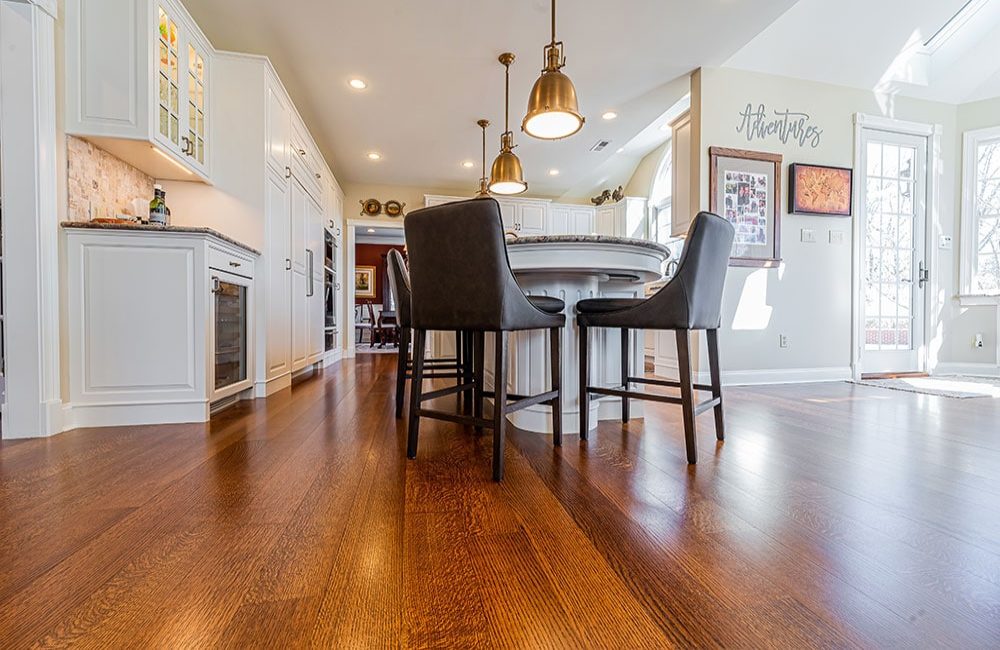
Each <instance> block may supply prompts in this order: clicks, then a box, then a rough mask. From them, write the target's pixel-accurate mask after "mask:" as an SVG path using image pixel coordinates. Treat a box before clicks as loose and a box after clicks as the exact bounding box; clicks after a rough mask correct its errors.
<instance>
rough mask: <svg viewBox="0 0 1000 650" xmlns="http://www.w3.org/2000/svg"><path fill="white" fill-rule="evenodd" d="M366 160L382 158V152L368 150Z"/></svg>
mask: <svg viewBox="0 0 1000 650" xmlns="http://www.w3.org/2000/svg"><path fill="white" fill-rule="evenodd" d="M368 160H382V154H380V153H379V152H377V151H369V152H368Z"/></svg>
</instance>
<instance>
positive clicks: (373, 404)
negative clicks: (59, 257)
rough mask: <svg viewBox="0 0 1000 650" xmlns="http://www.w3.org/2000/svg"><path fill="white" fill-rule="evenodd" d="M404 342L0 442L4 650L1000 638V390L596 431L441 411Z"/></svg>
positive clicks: (660, 418)
mask: <svg viewBox="0 0 1000 650" xmlns="http://www.w3.org/2000/svg"><path fill="white" fill-rule="evenodd" d="M393 363H394V359H393V358H392V357H391V355H365V356H363V357H358V359H357V361H345V362H343V363H342V364H340V365H338V366H336V367H334V368H331V369H328V370H327V371H326V372H325V373H323V374H321V375H319V376H317V377H315V378H312V379H309V380H307V381H304V382H303V383H301V384H299V385H297V386H296V387H295V388H294V389H293V390H292V391H285V392H284V393H282V394H279V395H277V396H275V397H273V398H271V399H269V400H267V401H262V400H259V401H257V402H256V403H243V404H241V405H240V406H237V407H234V408H232V409H230V410H229V411H227V412H225V413H223V414H221V415H220V416H219V417H217V418H216V419H215V420H213V422H212V423H211V425H210V426H204V425H180V426H156V427H129V428H119V429H104V430H80V431H74V432H70V433H67V434H64V435H61V436H57V437H55V438H53V439H50V440H33V441H22V442H10V441H6V442H3V443H0V647H4V648H8V647H11V648H16V647H28V646H32V645H38V646H67V645H77V646H80V647H100V648H108V647H171V648H178V647H215V646H224V647H234V648H246V647H299V646H317V647H324V648H354V647H374V648H384V647H398V646H405V647H456V648H473V647H508V646H518V647H531V648H536V647H572V648H580V647H598V648H639V647H710V646H729V647H746V648H760V647H765V646H771V647H789V648H807V647H906V648H910V647H955V648H987V647H998V646H1000V505H998V504H1000V400H991V399H969V400H956V399H946V398H940V397H931V396H925V395H917V394H912V393H903V392H897V391H891V390H885V389H878V388H871V387H862V386H856V385H852V384H847V383H832V384H813V385H792V386H771V387H760V388H733V389H730V390H728V391H727V393H726V399H727V405H726V406H727V424H728V428H727V431H728V439H727V441H726V442H725V443H724V444H717V443H716V442H715V438H714V435H713V429H712V424H711V413H708V414H706V415H704V416H701V417H700V418H699V421H700V435H699V447H700V449H699V452H700V462H699V464H698V465H697V466H696V467H689V466H688V465H687V464H686V462H685V453H684V440H683V434H682V425H681V420H680V415H681V414H680V411H679V409H676V408H671V407H669V406H665V405H657V404H652V403H646V405H645V408H646V409H647V417H646V419H645V420H633V421H632V422H630V423H629V424H628V425H627V427H625V428H624V429H623V428H622V426H621V425H620V424H618V423H614V422H607V423H602V424H601V426H600V428H599V430H598V432H597V433H596V434H594V435H593V436H592V437H591V440H590V441H589V442H588V443H585V444H580V442H579V439H578V437H577V436H567V437H566V441H565V443H564V446H563V447H562V448H561V449H558V450H556V449H553V448H552V446H551V440H550V439H549V438H546V437H543V436H540V435H538V434H532V433H527V432H519V431H516V430H515V431H512V432H511V434H510V438H509V442H508V446H507V450H506V454H507V456H506V458H507V475H506V478H505V480H504V482H503V483H502V484H499V485H497V484H494V483H492V482H491V481H490V455H491V445H490V438H489V435H488V434H487V435H486V436H483V437H477V436H475V435H474V434H473V433H472V431H471V430H463V429H461V428H459V427H457V426H454V425H450V424H447V423H444V422H434V421H430V420H427V421H425V422H424V423H423V424H422V426H421V440H420V449H419V454H418V458H417V460H415V461H407V460H406V459H405V425H404V424H403V421H396V420H395V418H394V417H393V400H392V390H393Z"/></svg>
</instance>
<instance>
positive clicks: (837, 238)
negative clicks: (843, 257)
mask: <svg viewBox="0 0 1000 650" xmlns="http://www.w3.org/2000/svg"><path fill="white" fill-rule="evenodd" d="M830 243H831V244H837V245H840V244H843V243H844V231H843V230H831V231H830Z"/></svg>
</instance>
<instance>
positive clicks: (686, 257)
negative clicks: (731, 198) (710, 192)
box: [651, 212, 735, 329]
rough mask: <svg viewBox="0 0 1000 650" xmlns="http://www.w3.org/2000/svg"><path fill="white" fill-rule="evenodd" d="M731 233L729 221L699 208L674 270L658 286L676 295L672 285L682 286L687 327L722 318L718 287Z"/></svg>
mask: <svg viewBox="0 0 1000 650" xmlns="http://www.w3.org/2000/svg"><path fill="white" fill-rule="evenodd" d="M734 236H735V230H734V229H733V225H732V224H731V223H729V221H727V220H726V219H723V218H722V217H720V216H718V215H716V214H712V213H711V212H699V213H698V215H697V216H695V218H694V221H692V222H691V227H690V228H689V229H688V234H687V239H685V240H684V250H683V251H682V252H681V257H680V261H679V262H678V263H677V272H676V273H674V276H673V277H672V278H671V279H670V282H668V283H667V284H666V286H664V287H663V288H662V289H661V290H660V292H662V293H664V294H665V296H666V294H673V296H674V297H675V298H676V294H675V291H676V288H678V287H679V288H680V289H682V293H683V296H684V301H685V302H686V306H687V325H688V327H689V328H691V329H716V328H718V327H719V324H720V323H721V322H722V290H723V287H724V286H725V283H726V272H727V271H728V270H729V256H730V253H731V252H732V250H733V237H734ZM670 287H673V289H671V290H668V288H670ZM654 299H655V296H654V297H653V298H651V300H654Z"/></svg>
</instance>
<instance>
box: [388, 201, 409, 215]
mask: <svg viewBox="0 0 1000 650" xmlns="http://www.w3.org/2000/svg"><path fill="white" fill-rule="evenodd" d="M405 207H406V204H405V203H400V202H399V201H397V200H395V199H391V200H389V201H386V202H385V213H386V215H387V216H390V217H400V216H402V215H403V208H405Z"/></svg>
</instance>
